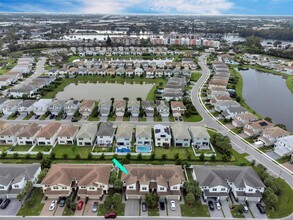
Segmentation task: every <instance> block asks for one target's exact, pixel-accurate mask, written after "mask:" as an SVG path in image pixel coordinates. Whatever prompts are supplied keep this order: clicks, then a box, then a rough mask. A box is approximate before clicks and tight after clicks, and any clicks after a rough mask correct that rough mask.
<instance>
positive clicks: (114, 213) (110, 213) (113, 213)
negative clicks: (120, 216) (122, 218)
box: [104, 212, 117, 218]
mask: <svg viewBox="0 0 293 220" xmlns="http://www.w3.org/2000/svg"><path fill="white" fill-rule="evenodd" d="M116 216H117V214H116V212H107V213H106V214H105V215H104V217H105V218H116Z"/></svg>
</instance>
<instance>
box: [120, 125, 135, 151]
mask: <svg viewBox="0 0 293 220" xmlns="http://www.w3.org/2000/svg"><path fill="white" fill-rule="evenodd" d="M133 128H134V126H133V125H132V124H121V125H119V126H118V128H117V132H116V135H115V139H116V148H117V152H130V147H131V144H132V141H133Z"/></svg>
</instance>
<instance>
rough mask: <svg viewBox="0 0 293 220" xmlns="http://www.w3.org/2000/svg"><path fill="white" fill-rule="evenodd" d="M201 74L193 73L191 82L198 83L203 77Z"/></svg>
mask: <svg viewBox="0 0 293 220" xmlns="http://www.w3.org/2000/svg"><path fill="white" fill-rule="evenodd" d="M201 75H202V74H201V73H198V72H193V73H191V78H190V81H195V82H197V80H199V78H200V77H201Z"/></svg>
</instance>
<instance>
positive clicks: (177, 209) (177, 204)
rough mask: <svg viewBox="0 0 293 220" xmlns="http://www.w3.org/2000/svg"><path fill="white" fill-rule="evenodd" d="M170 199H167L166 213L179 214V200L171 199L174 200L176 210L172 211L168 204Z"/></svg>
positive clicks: (170, 214)
mask: <svg viewBox="0 0 293 220" xmlns="http://www.w3.org/2000/svg"><path fill="white" fill-rule="evenodd" d="M171 201H172V200H171V199H168V200H167V209H168V215H169V216H181V207H180V204H179V202H178V201H176V200H173V201H175V206H176V210H175V211H172V210H171V204H170V202H171Z"/></svg>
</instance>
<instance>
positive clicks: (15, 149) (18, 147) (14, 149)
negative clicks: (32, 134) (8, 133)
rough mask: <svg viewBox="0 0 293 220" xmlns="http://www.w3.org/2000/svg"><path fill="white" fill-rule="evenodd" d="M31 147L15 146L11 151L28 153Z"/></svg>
mask: <svg viewBox="0 0 293 220" xmlns="http://www.w3.org/2000/svg"><path fill="white" fill-rule="evenodd" d="M31 147H32V146H31V145H16V146H15V147H14V148H13V149H12V151H28V150H29V149H30V148H31Z"/></svg>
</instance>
